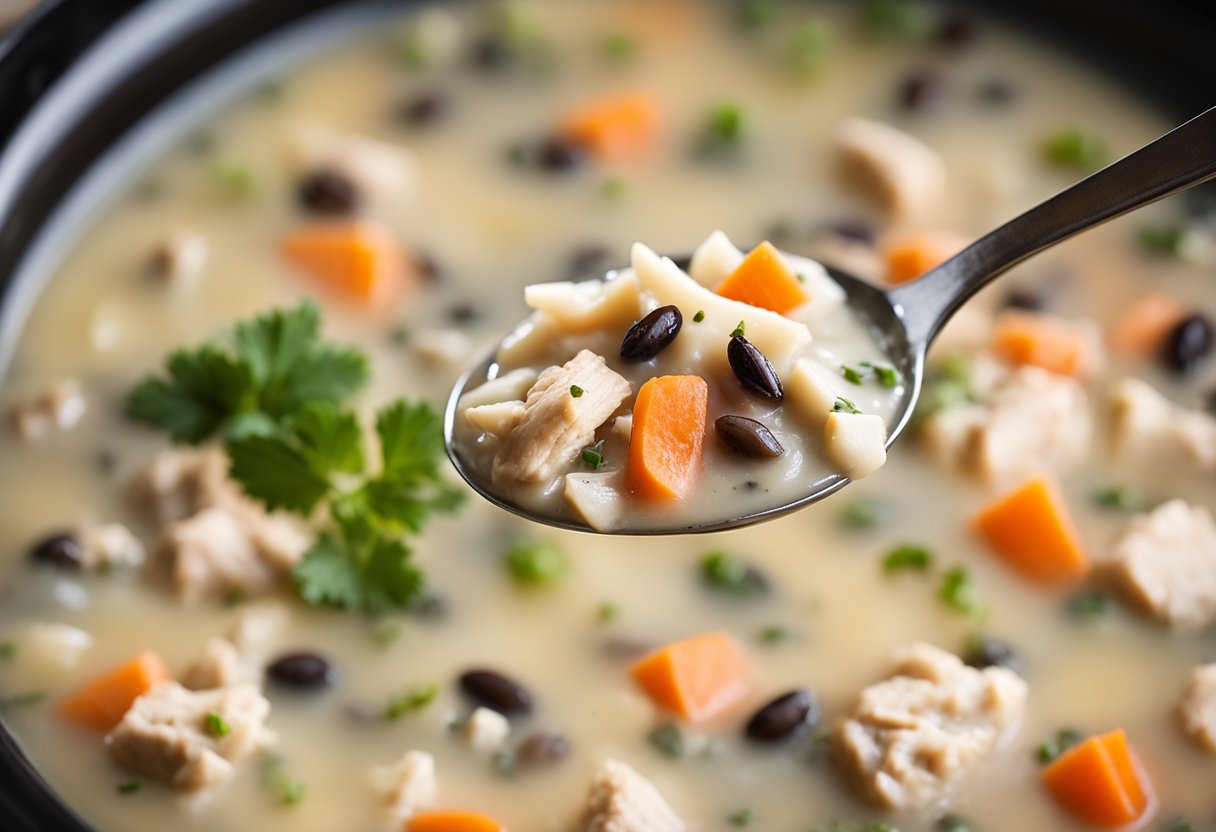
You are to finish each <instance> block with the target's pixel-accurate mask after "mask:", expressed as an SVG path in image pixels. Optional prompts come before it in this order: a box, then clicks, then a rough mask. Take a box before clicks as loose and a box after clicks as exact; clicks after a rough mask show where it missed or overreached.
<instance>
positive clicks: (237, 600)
mask: <svg viewBox="0 0 1216 832" xmlns="http://www.w3.org/2000/svg"><path fill="white" fill-rule="evenodd" d="M223 601H224V606H225V607H239V606H240V605H241V604H243V603H244V602H245V593H244V592H241V590H239V589H230V590H228V591H227V592H225V593H224V598H223Z"/></svg>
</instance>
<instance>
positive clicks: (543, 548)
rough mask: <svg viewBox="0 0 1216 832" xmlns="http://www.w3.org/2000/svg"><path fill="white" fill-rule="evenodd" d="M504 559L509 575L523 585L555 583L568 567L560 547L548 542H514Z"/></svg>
mask: <svg viewBox="0 0 1216 832" xmlns="http://www.w3.org/2000/svg"><path fill="white" fill-rule="evenodd" d="M505 560H506V564H507V570H508V571H509V572H510V573H511V577H512V578H514V579H515V581H516V583H520V584H523V585H525V586H544V585H546V584H552V583H555V582H556V581H557V580H558V579H560V578H561V577H562V576H563V575H565V574H566V572H567V571H568V570H569V569H570V564H569V563H568V562H567V561H566V556H565V555H563V554H562V551H561V549H559V548H557V546H555V545H554V544H552V543H548V542H521V543H516V544H515V545H514V546H512V547H511V548H510V549H508V550H507V554H506V559H505Z"/></svg>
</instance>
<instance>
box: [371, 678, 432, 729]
mask: <svg viewBox="0 0 1216 832" xmlns="http://www.w3.org/2000/svg"><path fill="white" fill-rule="evenodd" d="M437 696H439V685H436V684H434V683H433V682H432V683H431V684H427V685H420V686H419V687H416V688H414V689H412V690H408V691H406V692H405V693H403V694H401V695H400V696H394V697H393V698H392V699H390V700H389V703H388V706H387V707H385V709H384V718H385V719H388V720H396V719H401V717H403V716H405V715H406V714H412V713H415V712H417V711H420V710H422V709H423V708H425V707H426V706H427V705H429V704H431V703H432V702H434V701H435V698H436V697H437Z"/></svg>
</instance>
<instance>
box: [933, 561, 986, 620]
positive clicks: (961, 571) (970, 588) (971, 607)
mask: <svg viewBox="0 0 1216 832" xmlns="http://www.w3.org/2000/svg"><path fill="white" fill-rule="evenodd" d="M937 597H938V598H939V599H940V600H941V601H942V602H943V603H944V604H946V605H947V606H949V607H950V608H952V609H955V610H958V611H959V612H963V613H967V614H969V615H973V614H976V613H980V612H982V611H983V609H984V602H983V599H982V598H980V595H979V591H978V590H977V589H976V588H975V584H974V582H973V581H972V580H971V573H970V572H969V571H968V570H967V568H966V567H965V566H955V567H953V568H951V569H948V570H946V572H945V574H943V575H942V582H941V585H940V586H939V587H938V590H937Z"/></svg>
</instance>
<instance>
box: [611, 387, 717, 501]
mask: <svg viewBox="0 0 1216 832" xmlns="http://www.w3.org/2000/svg"><path fill="white" fill-rule="evenodd" d="M708 410H709V385H708V384H706V383H705V379H703V378H701V377H700V376H658V377H657V378H652V379H650V380H649V381H647V382H646V383H645V384H643V385H642V389H641V390H639V391H638V397H637V399H636V401H634V403H633V427H632V429H631V430H630V433H629V461H628V463H626V466H625V478H626V481H627V482H628V484H629V487H630V488H631V489H633V491H634V492H635V493H637V494H639V495H641V496H642V497H645V498H646V499H650V500H673V499H676V500H678V499H683V498H684V497H687V496H688V494H689V493H690V492H691V491H692V487H693V485H694V484H695V483H696V479H697V472H698V469H699V468H700V466H701V454H702V452H703V451H704V449H705V423H706V414H707V411H708Z"/></svg>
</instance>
